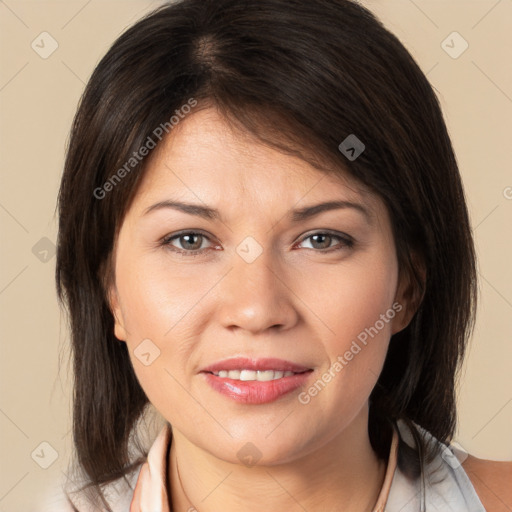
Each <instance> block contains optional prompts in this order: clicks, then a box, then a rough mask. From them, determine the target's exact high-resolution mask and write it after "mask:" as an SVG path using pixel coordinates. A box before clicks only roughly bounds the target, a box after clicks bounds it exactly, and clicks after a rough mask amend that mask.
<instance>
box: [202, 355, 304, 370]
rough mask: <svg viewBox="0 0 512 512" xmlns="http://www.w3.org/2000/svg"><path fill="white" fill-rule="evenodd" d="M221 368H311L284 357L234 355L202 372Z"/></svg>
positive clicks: (207, 367)
mask: <svg viewBox="0 0 512 512" xmlns="http://www.w3.org/2000/svg"><path fill="white" fill-rule="evenodd" d="M221 370H228V371H229V370H262V371H264V370H276V371H283V372H286V371H290V372H294V373H301V372H305V371H308V370H311V368H308V367H306V366H302V365H300V364H297V363H293V362H291V361H286V360H284V359H275V358H262V359H251V358H248V357H233V358H229V359H223V360H222V361H218V362H216V363H213V364H211V365H209V366H206V367H205V368H203V369H202V370H201V371H202V372H219V371H221Z"/></svg>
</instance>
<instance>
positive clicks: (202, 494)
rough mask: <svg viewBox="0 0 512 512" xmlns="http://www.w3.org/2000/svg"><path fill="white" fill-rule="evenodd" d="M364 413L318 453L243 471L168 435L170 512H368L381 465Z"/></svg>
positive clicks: (380, 476)
mask: <svg viewBox="0 0 512 512" xmlns="http://www.w3.org/2000/svg"><path fill="white" fill-rule="evenodd" d="M367 425H368V411H367V408H363V410H362V411H361V413H360V415H359V416H358V417H356V418H355V419H354V421H353V422H352V423H351V424H350V425H349V426H348V427H347V428H345V429H344V430H343V431H342V432H340V433H339V434H338V435H337V436H335V437H334V438H333V439H331V440H330V441H328V442H327V443H325V444H324V445H323V446H322V447H321V448H320V449H318V450H316V451H314V452H311V453H308V454H306V455H304V456H303V457H301V458H300V459H295V460H293V461H292V462H287V463H284V464H279V465H272V466H259V465H256V466H253V467H246V466H243V465H240V464H233V463H230V462H226V461H224V460H220V459H218V458H217V457H214V456H213V455H211V454H210V453H207V452H206V451H204V450H202V449H201V448H199V447H197V446H195V445H194V444H192V443H190V442H189V441H188V440H187V439H186V438H185V437H184V436H183V435H182V434H181V433H180V432H178V431H175V430H173V441H172V444H171V450H170V452H169V461H168V467H169V474H168V478H169V488H170V489H171V496H172V506H173V512H190V511H192V510H193V511H194V512H213V511H218V510H222V511H223V512H232V511H233V512H234V511H239V510H244V511H247V512H253V511H254V512H255V511H261V510H269V511H273V510H287V511H297V512H299V511H301V512H302V511H304V510H308V512H320V511H322V512H331V511H332V512H334V511H339V510H340V504H343V506H342V509H343V511H344V512H362V511H365V512H368V511H369V510H373V507H374V505H375V502H376V501H377V498H378V495H379V493H380V489H381V487H382V484H383V481H384V475H385V470H386V468H385V463H384V461H381V460H379V459H378V458H377V456H376V454H375V452H374V451H373V449H372V448H371V445H370V439H369V436H368V428H367Z"/></svg>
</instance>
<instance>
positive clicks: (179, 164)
mask: <svg viewBox="0 0 512 512" xmlns="http://www.w3.org/2000/svg"><path fill="white" fill-rule="evenodd" d="M169 194H172V196H173V197H181V198H188V199H196V200H197V199H199V200H204V201H206V202H208V203H212V202H213V203H215V202H218V201H222V200H224V201H225V200H226V199H227V198H231V200H232V201H233V205H235V204H238V205H239V206H240V205H243V204H247V202H248V201H251V202H254V203H259V204H260V205H268V204H280V203H286V204H289V203H291V204H295V203H299V202H301V201H303V202H307V203H309V202H311V201H315V200H325V199H326V197H327V198H328V199H330V198H333V199H334V198H337V199H340V198H343V199H345V200H354V201H355V200H359V201H360V202H364V203H365V204H366V205H367V207H368V209H370V210H374V209H375V208H376V207H377V202H378V200H377V198H376V196H375V194H373V193H371V192H370V191H369V189H367V188H366V187H364V186H363V185H362V184H361V183H359V182H358V181H356V180H355V179H354V178H353V177H351V176H350V175H349V174H348V173H347V172H346V171H344V170H342V169H336V171H335V170H334V169H333V168H332V167H331V168H324V169H322V170H320V169H318V168H316V167H314V166H313V165H312V164H311V163H309V162H307V161H305V160H304V159H302V158H299V157H298V156H292V155H290V154H285V153H283V152H281V151H278V150H277V149H275V148H271V147H269V146H266V145H264V144H262V143H261V141H259V140H257V139H256V138H254V137H253V136H251V135H250V134H248V133H247V132H244V131H241V130H236V129H233V127H232V126H231V125H230V124H228V123H227V122H226V120H225V119H224V118H223V117H222V116H221V115H220V114H219V113H218V111H217V110H216V109H214V108H205V109H202V110H198V111H196V112H194V113H193V114H190V115H189V116H187V117H186V118H185V119H183V120H181V121H180V122H179V123H178V124H177V125H176V126H175V127H174V128H173V129H172V131H171V132H170V133H169V135H168V136H167V137H166V138H165V139H164V140H163V141H162V143H161V144H160V145H159V146H158V148H157V149H156V150H154V153H153V154H152V155H151V159H150V160H149V162H148V164H147V168H146V171H145V175H144V178H143V180H142V183H141V184H140V187H139V190H138V193H137V197H136V200H135V202H136V203H138V205H139V206H140V208H142V207H143V206H144V205H145V204H147V203H148V202H149V201H153V200H155V199H159V198H164V196H166V195H169Z"/></svg>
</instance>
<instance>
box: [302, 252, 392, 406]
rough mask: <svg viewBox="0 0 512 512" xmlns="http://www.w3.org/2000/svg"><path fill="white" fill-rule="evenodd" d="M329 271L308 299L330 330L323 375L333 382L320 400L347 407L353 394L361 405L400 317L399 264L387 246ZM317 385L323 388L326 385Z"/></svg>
mask: <svg viewBox="0 0 512 512" xmlns="http://www.w3.org/2000/svg"><path fill="white" fill-rule="evenodd" d="M327 274H328V275H327ZM327 274H326V275H323V276H322V277H323V279H322V282H323V283H325V284H324V285H323V286H322V287H321V290H320V288H319V287H318V283H319V282H320V281H317V290H318V292H317V293H315V294H311V293H310V299H311V300H310V302H308V305H311V309H312V310H314V313H316V314H317V316H318V317H319V318H320V319H321V324H322V325H323V326H324V327H322V332H325V333H326V335H325V337H324V338H323V345H324V347H323V348H324V350H325V352H326V356H327V361H326V362H325V365H324V367H323V368H322V369H321V370H320V372H319V378H320V379H321V380H322V381H323V382H327V381H328V382H331V381H332V382H333V384H332V385H331V384H327V385H326V386H325V387H326V388H328V391H327V392H326V393H325V394H324V393H323V392H322V393H321V394H322V395H323V396H322V398H320V401H321V402H325V403H324V405H325V407H327V408H329V407H332V406H335V407H337V408H341V409H344V408H345V407H348V402H347V398H348V397H350V400H349V402H352V403H353V404H356V403H359V404H361V405H362V403H363V402H364V401H365V400H366V399H367V398H368V395H369V394H370V392H371V390H372V388H373V386H374V385H375V383H376V381H377V379H378V376H379V374H380V371H381V369H382V365H383V363H384V360H385V357H386V354H387V349H388V345H389V339H390V337H391V332H392V321H393V318H394V317H395V316H396V310H395V308H393V304H394V297H395V292H396V285H397V276H398V273H397V263H396V260H395V259H394V258H393V256H392V253H391V252H386V251H385V250H384V249H382V250H381V251H378V252H377V251H375V252H373V253H368V254H367V255H365V257H361V258H354V259H353V260H352V261H351V264H350V265H348V264H347V265H346V266H345V265H339V266H338V267H337V268H332V269H329V270H328V273H327ZM317 277H318V276H317ZM309 284H310V285H311V284H313V283H309ZM303 290H304V292H303V293H306V292H305V288H304V289H303ZM326 297H329V300H326ZM319 325H320V324H319ZM317 388H319V390H320V389H322V390H323V384H322V383H319V385H318V386H317ZM313 393H315V391H313ZM319 394H320V393H319Z"/></svg>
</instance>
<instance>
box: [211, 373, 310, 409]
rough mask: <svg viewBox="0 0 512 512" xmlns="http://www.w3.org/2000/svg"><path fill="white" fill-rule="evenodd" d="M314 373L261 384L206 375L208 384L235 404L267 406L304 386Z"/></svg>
mask: <svg viewBox="0 0 512 512" xmlns="http://www.w3.org/2000/svg"><path fill="white" fill-rule="evenodd" d="M311 373H312V371H307V372H304V373H296V374H295V375H290V376H289V377H282V378H280V379H275V380H269V381H265V382H260V381H257V380H234V379H227V378H222V377H218V376H217V375H213V374H212V373H204V375H205V377H206V381H207V382H208V384H209V385H210V386H211V387H212V388H213V389H215V390H216V391H218V392H219V393H221V394H223V395H225V396H227V397H228V398H231V399H232V400H234V401H235V402H241V403H244V404H266V403H269V402H274V401H275V400H277V399H278V398H280V397H282V396H283V395H286V394H287V393H290V392H292V391H294V390H295V389H297V388H299V387H300V386H302V385H303V384H304V383H305V382H306V381H307V380H308V378H309V376H310V374H311Z"/></svg>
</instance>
